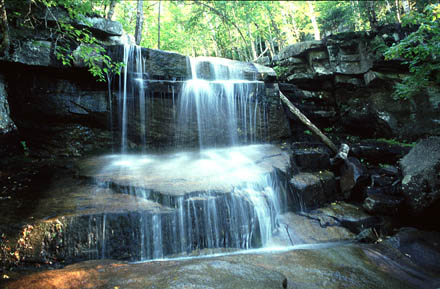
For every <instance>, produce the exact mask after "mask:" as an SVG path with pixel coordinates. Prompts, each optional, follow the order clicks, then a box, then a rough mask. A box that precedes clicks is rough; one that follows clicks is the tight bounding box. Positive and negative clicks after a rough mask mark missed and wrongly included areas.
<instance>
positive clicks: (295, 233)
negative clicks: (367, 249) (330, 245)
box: [272, 212, 356, 246]
mask: <svg viewBox="0 0 440 289" xmlns="http://www.w3.org/2000/svg"><path fill="white" fill-rule="evenodd" d="M279 224H280V227H279V232H278V234H275V236H274V237H273V238H272V242H273V243H275V244H277V242H278V244H279V245H283V246H289V245H290V246H291V245H298V244H316V243H322V242H338V241H345V240H353V239H354V238H355V237H356V235H355V234H353V233H352V232H350V230H348V229H347V228H345V227H343V226H327V227H326V226H321V224H320V222H319V220H317V219H314V218H308V217H306V216H301V215H299V214H296V213H292V212H288V213H284V214H282V215H281V216H280V218H279ZM278 244H277V245H278Z"/></svg>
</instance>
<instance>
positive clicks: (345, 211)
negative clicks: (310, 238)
mask: <svg viewBox="0 0 440 289" xmlns="http://www.w3.org/2000/svg"><path fill="white" fill-rule="evenodd" d="M303 215H305V216H307V217H309V218H314V219H316V220H319V222H320V224H321V226H324V227H325V226H344V227H346V228H348V229H349V230H350V231H352V232H354V233H356V234H358V233H359V232H361V231H363V230H364V229H366V228H370V227H376V226H380V224H381V223H382V219H380V218H378V217H375V216H372V215H370V214H368V213H366V212H365V211H364V210H363V209H362V208H361V207H357V206H355V205H352V204H348V203H345V202H337V203H332V204H330V205H328V206H326V207H323V208H319V209H316V210H314V211H311V212H309V213H303Z"/></svg>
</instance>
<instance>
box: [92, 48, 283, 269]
mask: <svg viewBox="0 0 440 289" xmlns="http://www.w3.org/2000/svg"><path fill="white" fill-rule="evenodd" d="M123 59H124V64H125V65H124V68H123V71H122V74H121V76H120V79H119V93H118V94H117V97H118V100H117V103H118V116H119V117H118V122H119V127H120V130H121V131H120V137H121V142H120V143H121V149H120V154H114V155H108V156H105V157H103V158H101V160H100V162H101V163H102V164H101V166H100V170H99V173H98V174H96V176H95V179H96V182H97V183H98V184H99V185H100V186H107V187H108V188H112V189H113V190H115V191H116V192H117V193H124V194H129V195H132V196H135V197H136V198H138V199H139V200H148V202H151V204H150V205H149V206H150V207H147V208H145V207H142V209H140V208H133V211H132V212H130V213H129V214H128V215H129V216H126V217H125V218H126V219H127V218H128V221H124V223H127V224H126V226H128V227H129V228H124V230H125V231H127V232H128V234H130V238H129V239H127V241H124V242H126V243H127V244H126V247H129V251H130V253H129V255H130V256H131V257H130V259H131V260H133V261H143V260H150V259H162V258H165V257H166V256H176V255H179V256H181V255H182V254H183V255H188V256H191V255H192V254H194V252H196V251H201V250H204V251H206V249H208V252H209V250H218V249H219V248H232V249H251V248H260V247H265V246H266V245H267V244H268V243H269V241H270V239H271V236H272V233H273V232H274V230H275V229H276V226H277V217H278V215H279V214H280V212H282V211H283V210H285V208H284V206H285V205H286V196H285V191H283V190H281V189H280V186H279V181H278V180H277V178H278V177H279V175H278V174H277V173H275V171H276V170H274V168H273V167H274V166H275V167H276V164H277V162H278V164H279V167H280V168H283V169H286V168H287V167H288V166H289V164H288V160H287V161H286V159H287V158H285V157H284V155H283V154H282V152H281V151H280V150H279V149H278V148H275V147H274V146H271V145H265V144H252V143H255V142H256V139H257V135H258V134H260V135H261V134H264V133H265V132H264V131H262V130H261V129H259V128H261V127H263V128H264V127H265V126H264V125H259V126H258V125H257V123H264V122H265V121H266V120H265V119H264V116H265V112H264V106H262V105H260V101H259V99H258V96H259V95H261V93H262V91H264V88H265V86H264V82H261V81H256V80H245V79H244V75H243V73H242V71H241V70H239V69H236V68H235V67H234V66H233V65H231V63H230V62H228V61H227V60H222V59H215V58H195V59H194V58H191V59H189V60H188V65H189V67H190V68H191V75H192V78H191V79H189V80H187V81H184V82H183V85H182V88H181V90H180V93H179V95H177V96H176V99H174V97H175V96H174V90H173V102H172V103H173V105H175V107H174V109H175V110H176V117H175V119H174V120H173V121H175V122H176V131H175V139H176V144H179V143H187V142H188V141H187V140H186V139H187V138H191V137H194V135H195V134H196V135H197V139H198V142H197V144H196V147H194V148H193V149H192V150H185V151H180V150H178V149H177V151H176V148H174V151H172V152H169V153H160V154H158V153H151V152H148V150H147V146H146V143H147V135H148V131H147V127H148V125H147V124H148V123H147V122H149V121H152V118H151V116H150V117H149V116H147V112H148V111H151V110H149V109H148V104H151V103H153V100H152V99H151V100H150V99H148V98H149V97H152V96H151V95H150V94H149V93H148V82H149V80H148V75H147V73H145V70H144V68H145V59H144V58H143V56H142V50H141V48H140V47H136V46H130V45H125V47H124V58H123ZM194 128H196V132H194V131H193V130H194ZM130 142H136V143H138V144H139V146H138V147H140V148H141V149H140V150H138V152H136V153H133V150H132V149H130V145H129V143H130ZM271 162H274V163H271ZM117 218H118V217H115V216H111V215H108V216H103V217H102V221H101V222H99V224H98V225H97V226H98V227H100V228H99V229H98V231H100V232H102V233H101V236H100V237H99V239H100V241H99V242H96V246H97V247H99V248H97V251H98V252H101V257H102V258H107V257H114V255H115V254H117V252H115V249H112V247H114V245H112V243H114V242H115V240H114V238H116V236H115V234H114V233H112V232H114V231H115V229H114V228H113V227H114V226H115V222H117V220H116V219H117ZM119 218H120V217H119ZM112 250H113V251H112ZM212 252H214V251H212Z"/></svg>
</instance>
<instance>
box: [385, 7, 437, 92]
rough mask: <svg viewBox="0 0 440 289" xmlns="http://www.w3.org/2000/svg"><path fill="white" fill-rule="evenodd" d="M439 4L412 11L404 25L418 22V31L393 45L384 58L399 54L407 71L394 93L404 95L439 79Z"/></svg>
mask: <svg viewBox="0 0 440 289" xmlns="http://www.w3.org/2000/svg"><path fill="white" fill-rule="evenodd" d="M439 23H440V4H436V5H428V6H426V8H425V9H424V10H423V12H422V13H420V12H416V11H412V12H411V13H410V14H409V15H407V16H406V17H404V18H403V25H407V26H408V25H412V26H414V25H417V26H418V29H417V31H415V32H413V33H411V34H410V35H408V36H407V37H406V38H405V39H403V40H402V41H400V42H399V43H397V44H395V45H393V46H392V47H391V48H390V49H389V50H388V51H387V52H386V53H385V58H386V59H388V60H390V59H396V58H401V59H403V60H404V63H405V64H408V67H409V72H410V75H408V76H405V77H404V79H403V81H402V82H401V83H398V84H397V85H396V90H395V97H396V98H401V99H406V98H408V97H411V96H413V95H414V94H416V93H417V92H418V91H420V89H422V88H423V87H426V86H429V85H431V84H433V83H436V84H439V83H440V44H439V43H440V24H439Z"/></svg>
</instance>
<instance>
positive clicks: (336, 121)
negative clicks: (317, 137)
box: [277, 27, 440, 140]
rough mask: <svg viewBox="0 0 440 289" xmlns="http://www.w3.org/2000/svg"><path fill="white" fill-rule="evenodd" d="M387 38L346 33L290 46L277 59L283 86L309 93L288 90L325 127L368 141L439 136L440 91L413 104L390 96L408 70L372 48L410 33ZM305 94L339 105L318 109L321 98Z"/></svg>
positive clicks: (430, 92)
mask: <svg viewBox="0 0 440 289" xmlns="http://www.w3.org/2000/svg"><path fill="white" fill-rule="evenodd" d="M390 29H391V28H390ZM393 29H394V28H393ZM395 29H399V31H400V28H397V27H395ZM381 33H384V32H383V31H382V32H381V31H379V32H377V33H370V32H368V33H365V32H356V33H340V34H338V35H331V36H328V37H326V38H325V39H324V40H323V41H318V42H315V41H312V42H303V43H298V44H294V45H292V46H288V47H286V48H285V49H284V50H283V51H282V52H280V54H279V57H277V59H278V60H277V65H278V66H280V67H282V68H284V69H285V73H284V74H283V75H281V76H280V81H281V82H286V83H289V84H291V85H296V86H297V88H299V90H303V91H292V90H291V89H290V88H287V90H290V91H288V92H287V93H286V95H288V96H289V93H290V94H291V95H290V96H291V97H292V98H294V99H295V98H296V99H295V100H296V103H295V102H294V104H295V105H298V107H299V104H301V107H300V109H301V110H302V111H303V110H304V113H305V114H306V115H307V116H310V118H311V120H312V122H317V124H318V126H319V127H321V125H323V127H330V126H331V127H333V128H335V129H336V130H338V131H339V132H346V133H348V134H351V135H356V136H360V137H363V138H397V139H406V140H415V139H417V138H420V137H423V136H426V135H439V133H440V126H439V125H438V123H439V121H440V119H439V117H438V116H439V110H440V106H439V103H440V98H439V95H440V93H439V87H438V86H435V85H432V86H430V87H428V88H426V89H423V90H421V91H420V92H419V93H418V94H417V95H415V96H414V97H412V98H411V100H402V101H396V100H395V99H393V97H390V95H392V94H393V92H394V87H395V84H396V83H398V82H401V80H402V75H404V74H405V73H407V72H408V69H407V67H405V65H402V63H401V62H399V61H384V60H383V57H382V54H380V55H379V54H377V53H376V48H375V47H373V46H372V44H371V43H372V42H373V39H375V37H378V38H383V39H384V41H385V42H386V44H387V45H389V46H391V45H392V43H394V42H395V41H396V39H402V38H401V37H404V35H405V34H401V33H400V32H398V31H396V32H395V33H390V31H388V30H387V32H386V35H381ZM393 35H395V36H396V37H394V36H393ZM390 39H391V40H390ZM285 88H286V85H282V86H281V89H282V90H283V89H285ZM283 91H284V90H283ZM304 91H308V93H309V94H315V95H319V94H323V93H326V94H329V95H331V99H332V100H333V101H332V102H327V103H326V104H325V105H323V104H322V102H321V103H319V104H318V102H316V98H304V97H303V95H304ZM291 100H292V99H291ZM314 106H316V109H314ZM309 111H310V112H309ZM313 111H322V112H325V113H321V114H319V115H316V114H315V113H314V112H313ZM315 118H316V119H315Z"/></svg>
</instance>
